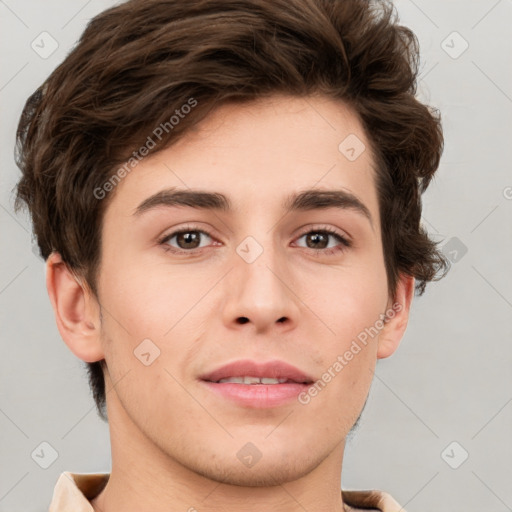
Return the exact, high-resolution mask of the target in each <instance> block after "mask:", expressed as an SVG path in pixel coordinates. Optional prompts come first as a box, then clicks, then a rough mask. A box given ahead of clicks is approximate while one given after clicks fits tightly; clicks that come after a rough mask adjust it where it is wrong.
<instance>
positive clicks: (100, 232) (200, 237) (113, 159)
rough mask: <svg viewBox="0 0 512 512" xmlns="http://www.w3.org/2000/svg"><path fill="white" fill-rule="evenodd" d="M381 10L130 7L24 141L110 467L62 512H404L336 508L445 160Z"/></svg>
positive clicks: (90, 30)
mask: <svg viewBox="0 0 512 512" xmlns="http://www.w3.org/2000/svg"><path fill="white" fill-rule="evenodd" d="M394 14H395V13H394V10H393V7H392V5H391V4H388V3H380V4H378V5H369V4H368V2H366V1H362V0H344V1H342V2H341V1H340V2H332V1H327V0H294V1H293V2H292V3H290V2H289V0H287V1H284V0H278V1H276V0H251V1H247V2H234V1H229V0H222V1H218V0H204V1H201V2H185V1H181V0H180V1H178V0H173V1H170V0H149V1H140V0H138V1H130V2H127V3H124V4H121V5H119V6H116V7H114V8H112V9H109V10H108V11H106V12H104V13H102V14H101V15H99V16H97V17H96V18H94V19H93V20H92V21H91V23H90V24H89V25H88V27H87V29H86V30H85V32H84V34H83V36H82V37H81V39H80V41H79V43H78V45H77V46H76V48H75V49H74V50H73V51H72V52H71V53H70V54H69V55H68V57H67V58H66V59H65V61H64V62H63V63H62V64H61V65H60V66H59V67H58V68H57V69H56V70H55V71H54V72H53V73H52V75H51V76H50V77H49V78H48V79H47V80H46V82H45V83H44V84H43V85H42V86H41V87H40V88H39V89H38V90H37V91H36V92H35V93H34V95H32V96H31V98H29V100H28V102H27V105H26V107H25V110H24V112H23V115H22V118H21V121H20V126H19V129H18V138H19V140H18V142H19V148H18V149H19V157H18V164H19V166H20V168H21V169H22V172H23V176H22V178H21V180H20V182H19V184H18V188H17V194H18V197H17V207H20V206H21V205H22V203H25V204H27V205H28V207H29V209H30V212H31V215H32V219H33V223H34V231H35V234H36V236H37V239H38V244H39V247H40V251H41V254H42V256H43V257H44V258H45V259H46V261H47V263H46V270H47V288H48V293H49V296H50V300H51V303H52V306H53V308H54V311H55V317H56V322H57V325H58V328H59V331H60V333H61V335H62V338H63V340H64V341H65V342H66V344H67V345H68V347H69V348H70V350H71V351H72V352H73V353H74V354H75V355H76V356H77V357H78V358H80V359H81V360H83V361H85V362H86V363H87V364H88V369H89V376H90V382H91V387H92V390H93V394H94V398H95V400H96V404H97V407H98V411H99V413H100V415H101V416H102V417H103V418H104V419H106V418H107V417H108V422H109V427H110V434H111V445H112V471H111V473H107V474H101V473H98V474H79V473H70V472H65V473H63V474H62V475H61V476H60V478H59V480H58V482H57V485H56V487H55V490H54V496H53V500H52V504H51V506H50V511H51V512H63V511H64V510H71V509H73V510H83V511H86V510H87V511H98V512H115V511H120V510H122V511H123V512H131V511H136V510H137V511H139V510H151V511H152V512H163V511H166V512H168V511H169V510H187V511H195V510H197V511H201V510H204V511H217V510H244V511H247V512H252V511H258V512H259V511H262V510H265V511H277V510H279V511H287V512H295V511H299V510H301V511H303V510H311V511H313V510H314V511H315V512H327V511H329V512H341V511H344V510H359V509H372V508H373V509H377V510H381V511H384V512H398V510H403V509H401V507H400V506H399V505H398V503H397V502H396V501H395V500H394V499H393V498H392V497H391V496H390V495H389V494H387V493H385V492H382V491H345V490H343V491H342V492H340V488H339V481H340V474H341V471H342V462H343V453H344V447H345V442H346V438H347V435H348V434H349V432H350V431H351V429H352V428H353V426H354V425H355V424H356V422H357V419H358V418H359V416H360V414H361V411H362V409H363V407H364V403H365V400H366V398H367V395H368V391H369V388H370V384H371V381H372V377H373V372H374V369H375V365H376V361H377V359H379V358H386V357H389V356H390V355H391V354H393V352H394V351H395V350H396V349H397V347H398V345H399V342H400V340H401V338H402V336H403V334H404V331H405V329H406V325H407V320H408V314H409V308H410V304H411V300H412V298H413V295H414V290H415V288H416V290H417V291H418V293H419V294H421V293H422V292H423V291H424V288H425V284H426V283H427V282H428V281H431V280H433V279H436V278H438V277H439V276H438V273H439V271H440V270H442V269H443V268H445V261H444V259H443V257H442V256H441V255H440V253H439V252H438V251H437V248H436V246H435V244H434V243H433V242H432V241H431V240H430V239H429V238H428V236H427V234H426V233H425V231H424V230H423V229H422V227H421V226H420V218H421V200H420V197H421V193H422V192H423V191H424V190H425V189H426V187H427V186H428V184H429V182H430V180H431V178H432V176H433V175H434V173H435V171H436V169H437V167H438V164H439V160H440V156H441V153H442V145H443V138H442V131H441V125H440V120H439V116H436V115H435V111H434V110H433V109H431V108H430V107H428V106H426V105H423V104H421V103H420V102H418V100H417V99H416V98H415V97H414V92H415V83H416V74H417V57H418V48H417V41H416V39H415V36H414V35H413V33H412V32H411V31H410V30H408V29H407V28H405V27H402V26H400V25H398V24H397V20H396V19H395V18H394Z"/></svg>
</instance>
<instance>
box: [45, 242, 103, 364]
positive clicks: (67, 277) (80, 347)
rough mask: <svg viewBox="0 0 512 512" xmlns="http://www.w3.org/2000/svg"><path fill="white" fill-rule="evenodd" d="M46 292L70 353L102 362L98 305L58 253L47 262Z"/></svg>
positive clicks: (91, 360)
mask: <svg viewBox="0 0 512 512" xmlns="http://www.w3.org/2000/svg"><path fill="white" fill-rule="evenodd" d="M46 289H47V291H48V295H49V297H50V301H51V303H52V307H53V311H54V313H55V320H56V322H57V328H58V329H59V332H60V335H61V337H62V339H63V340H64V342H65V343H66V345H67V346H68V347H69V349H70V350H71V352H73V354H75V355H76V356H77V357H78V358H80V359H82V360H83V361H85V362H94V361H99V360H101V359H103V358H104V354H103V348H102V344H101V339H100V331H99V325H100V324H99V314H98V308H97V304H96V301H95V300H94V297H93V296H92V295H91V293H90V291H89V290H88V289H87V288H86V287H85V286H84V285H83V284H82V283H81V282H79V280H78V279H77V278H76V276H75V275H74V274H73V273H72V272H71V271H70V269H69V268H68V266H67V265H66V264H65V263H64V262H63V261H62V257H61V255H60V254H59V253H57V252H52V253H51V254H50V256H49V257H48V259H47V261H46Z"/></svg>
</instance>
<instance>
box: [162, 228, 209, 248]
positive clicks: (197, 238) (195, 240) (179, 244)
mask: <svg viewBox="0 0 512 512" xmlns="http://www.w3.org/2000/svg"><path fill="white" fill-rule="evenodd" d="M204 236H206V237H207V238H210V239H211V237H210V235H209V234H208V233H206V232H205V231H202V230H200V229H186V230H184V229H182V230H181V231H174V232H173V233H170V234H169V235H167V236H166V237H165V238H164V239H163V240H161V241H160V244H162V245H163V246H164V247H165V249H166V250H170V251H176V252H192V251H193V250H194V249H200V248H201V247H205V245H204V244H203V245H202V246H201V242H202V240H201V239H202V238H204Z"/></svg>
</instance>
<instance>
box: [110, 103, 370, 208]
mask: <svg viewBox="0 0 512 512" xmlns="http://www.w3.org/2000/svg"><path fill="white" fill-rule="evenodd" d="M373 166H374V161H373V157H372V154H371V150H370V144H369V141H368V139H367V137H366V134H365V133H364V130H363V127H362V125H361V123H360V121H359V119H358V117H357V115H356V114H355V113H354V112H353V111H352V109H351V108H350V107H348V106H347V105H346V104H344V103H343V102H341V101H335V100H331V99H328V98H325V97H321V96H308V97H303V98H299V97H290V96H285V95H275V96H272V97H269V98H264V99H260V100H256V101H251V102H248V103H229V104H224V105H222V106H220V107H218V108H216V109H214V110H213V111H212V112H210V114H209V115H208V116H207V117H206V118H205V119H203V120H202V121H201V122H200V123H199V124H198V125H196V126H195V127H194V128H193V129H191V130H189V132H188V133H186V135H184V136H183V138H181V139H180V140H179V141H178V142H176V143H175V144H173V145H171V146H170V147H168V148H166V149H164V150H162V151H160V152H159V153H156V154H154V155H150V156H148V157H146V158H143V159H142V160H141V161H140V162H139V163H138V164H137V165H136V166H135V167H134V169H133V170H132V171H131V172H130V173H129V174H127V175H126V176H125V177H124V178H123V179H122V180H121V182H120V183H119V184H118V185H117V187H116V190H115V196H114V198H113V201H112V204H111V205H110V206H109V208H108V210H110V211H111V214H121V215H123V216H128V215H131V214H133V211H134V209H135V208H136V207H137V205H139V204H140V202H141V201H142V200H144V199H145V198H147V197H149V196H150V195H153V194H155V193H156V192H158V191H159V190H163V189H168V188H177V189H181V190H186V189H189V188H190V189H201V190H210V191H215V192H221V193H223V194H225V195H226V196H228V197H229V198H230V203H232V205H233V210H238V211H240V212H242V211H244V210H245V211H246V210H247V209H248V208H252V211H254V207H257V208H260V209H265V211H267V212H268V211H269V208H273V206H272V205H276V207H277V205H279V206H281V205H282V204H283V197H284V196H289V194H290V193H292V192H294V191H298V190H302V189H311V188H316V189H320V190H330V189H338V190H339V189H345V190H347V191H348V192H351V193H353V194H354V195H356V196H357V197H359V198H360V199H361V201H362V202H364V203H366V204H367V206H368V208H369V209H375V208H376V205H377V198H376V191H375V186H374V174H375V171H374V168H373ZM108 210H107V213H108Z"/></svg>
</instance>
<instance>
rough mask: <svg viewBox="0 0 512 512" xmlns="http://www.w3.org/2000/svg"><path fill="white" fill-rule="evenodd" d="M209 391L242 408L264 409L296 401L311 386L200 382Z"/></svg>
mask: <svg viewBox="0 0 512 512" xmlns="http://www.w3.org/2000/svg"><path fill="white" fill-rule="evenodd" d="M201 382H202V383H203V384H205V385H206V386H207V387H208V388H209V389H210V390H211V391H213V392H214V393H217V394H219V395H221V396H223V397H225V398H228V399H230V400H233V401H234V402H236V403H238V404H239V405H242V406H244V407H252V408H254V409H265V408H270V407H278V406H280V405H285V404H287V403H290V402H292V401H293V400H296V399H297V396H298V395H299V393H301V392H303V391H305V390H306V389H307V388H308V387H309V386H310V385H311V384H299V383H288V384H237V383H235V382H209V381H206V380H202V381H201Z"/></svg>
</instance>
